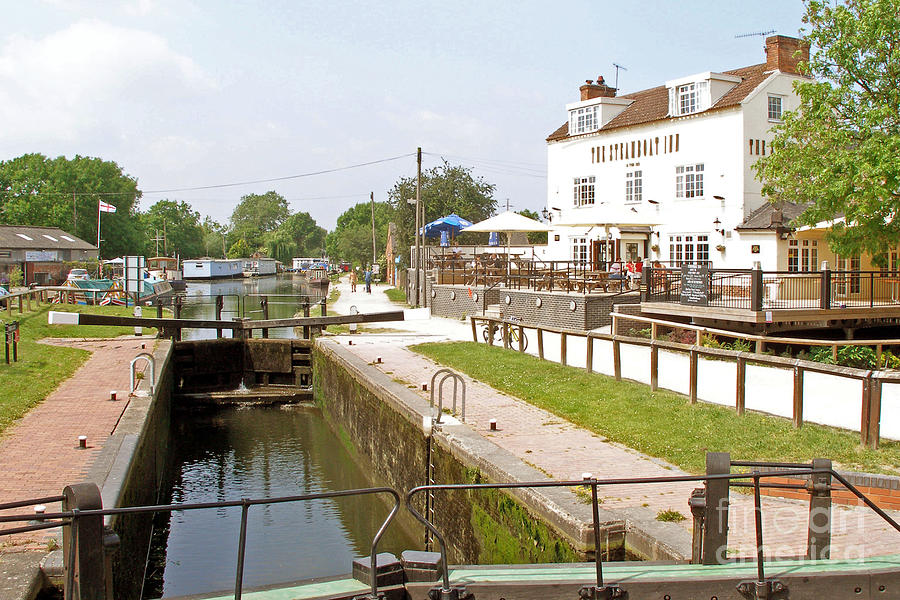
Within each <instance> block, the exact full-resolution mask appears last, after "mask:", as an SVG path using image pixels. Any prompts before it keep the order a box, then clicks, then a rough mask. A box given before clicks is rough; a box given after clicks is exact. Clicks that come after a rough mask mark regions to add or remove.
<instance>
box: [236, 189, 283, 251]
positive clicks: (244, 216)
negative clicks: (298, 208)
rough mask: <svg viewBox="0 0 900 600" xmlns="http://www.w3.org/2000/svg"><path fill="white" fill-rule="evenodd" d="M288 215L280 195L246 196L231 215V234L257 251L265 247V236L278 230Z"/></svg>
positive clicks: (270, 193) (273, 193)
mask: <svg viewBox="0 0 900 600" xmlns="http://www.w3.org/2000/svg"><path fill="white" fill-rule="evenodd" d="M290 214H291V213H290V211H289V210H288V205H287V200H285V199H284V197H283V196H282V195H281V194H278V193H276V192H272V191H270V192H266V193H265V194H248V195H246V196H244V197H242V198H241V201H240V202H239V203H238V205H237V206H236V207H235V209H234V212H232V213H231V233H232V234H233V235H234V238H235V239H239V240H240V239H242V240H244V242H245V243H247V244H248V245H249V246H250V247H251V248H253V249H254V250H257V249H259V248H261V247H263V246H264V245H265V236H266V234H267V233H269V232H271V231H275V230H276V229H278V228H279V227H280V226H281V224H282V223H284V222H285V221H286V220H287V218H288V217H289V216H290Z"/></svg>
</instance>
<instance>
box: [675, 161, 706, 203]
mask: <svg viewBox="0 0 900 600" xmlns="http://www.w3.org/2000/svg"><path fill="white" fill-rule="evenodd" d="M702 196H703V163H700V164H696V165H685V166H682V167H675V197H676V198H700V197H702Z"/></svg>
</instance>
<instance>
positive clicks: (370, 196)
mask: <svg viewBox="0 0 900 600" xmlns="http://www.w3.org/2000/svg"><path fill="white" fill-rule="evenodd" d="M369 198H370V199H371V200H372V264H373V265H374V264H375V260H376V257H375V192H369Z"/></svg>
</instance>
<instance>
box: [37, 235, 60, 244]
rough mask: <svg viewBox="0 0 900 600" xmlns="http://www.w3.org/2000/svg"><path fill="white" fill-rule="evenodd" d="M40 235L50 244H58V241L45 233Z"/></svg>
mask: <svg viewBox="0 0 900 600" xmlns="http://www.w3.org/2000/svg"><path fill="white" fill-rule="evenodd" d="M41 235H43V236H44V237H45V238H47V239H48V240H50V241H51V242H58V241H59V240H58V239H56V238H55V237H53V236H52V235H47V234H46V233H42V234H41Z"/></svg>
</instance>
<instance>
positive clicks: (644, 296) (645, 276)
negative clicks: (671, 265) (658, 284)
mask: <svg viewBox="0 0 900 600" xmlns="http://www.w3.org/2000/svg"><path fill="white" fill-rule="evenodd" d="M652 273H653V267H651V266H650V261H649V260H647V259H646V258H645V259H644V266H643V268H641V302H650V282H651V281H652Z"/></svg>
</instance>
